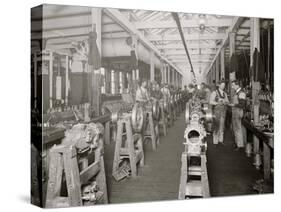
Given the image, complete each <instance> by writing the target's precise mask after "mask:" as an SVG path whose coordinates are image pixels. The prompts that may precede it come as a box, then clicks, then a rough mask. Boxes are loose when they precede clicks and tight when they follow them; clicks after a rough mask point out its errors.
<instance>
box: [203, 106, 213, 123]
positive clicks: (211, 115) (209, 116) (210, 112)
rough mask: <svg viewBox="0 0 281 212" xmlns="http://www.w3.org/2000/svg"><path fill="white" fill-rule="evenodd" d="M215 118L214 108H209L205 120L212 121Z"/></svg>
mask: <svg viewBox="0 0 281 212" xmlns="http://www.w3.org/2000/svg"><path fill="white" fill-rule="evenodd" d="M213 119H214V115H213V112H212V109H207V110H206V111H205V121H206V122H212V121H213Z"/></svg>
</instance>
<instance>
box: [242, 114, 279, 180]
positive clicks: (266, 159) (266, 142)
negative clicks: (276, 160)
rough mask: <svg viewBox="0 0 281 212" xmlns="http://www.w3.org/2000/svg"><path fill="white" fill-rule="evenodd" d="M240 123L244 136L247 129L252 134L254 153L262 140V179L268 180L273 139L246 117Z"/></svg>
mask: <svg viewBox="0 0 281 212" xmlns="http://www.w3.org/2000/svg"><path fill="white" fill-rule="evenodd" d="M242 124H243V126H244V127H245V129H246V131H244V132H246V135H244V136H245V137H246V138H247V134H248V133H247V131H250V132H251V133H252V135H253V145H254V154H259V153H260V145H259V144H260V142H262V145H263V146H262V148H263V173H264V179H265V180H269V179H270V173H271V168H270V166H271V154H272V153H271V152H273V149H274V139H273V137H271V136H270V135H267V134H266V133H265V132H263V131H262V130H261V129H259V128H257V127H256V126H255V125H254V124H253V123H252V122H250V121H249V120H247V119H242ZM247 140H248V139H247ZM247 140H246V141H247ZM271 150H272V151H271Z"/></svg>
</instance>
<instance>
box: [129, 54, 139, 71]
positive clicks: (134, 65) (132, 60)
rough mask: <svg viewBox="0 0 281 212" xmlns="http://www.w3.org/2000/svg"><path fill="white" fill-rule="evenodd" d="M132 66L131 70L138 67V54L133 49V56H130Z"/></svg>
mask: <svg viewBox="0 0 281 212" xmlns="http://www.w3.org/2000/svg"><path fill="white" fill-rule="evenodd" d="M130 67H131V70H136V69H138V60H137V56H136V52H135V50H132V51H131V56H130Z"/></svg>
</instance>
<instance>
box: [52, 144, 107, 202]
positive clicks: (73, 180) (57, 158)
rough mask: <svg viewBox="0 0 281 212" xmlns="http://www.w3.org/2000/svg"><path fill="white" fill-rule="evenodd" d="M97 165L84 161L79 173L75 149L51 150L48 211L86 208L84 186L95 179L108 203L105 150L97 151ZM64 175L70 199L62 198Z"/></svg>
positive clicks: (62, 146)
mask: <svg viewBox="0 0 281 212" xmlns="http://www.w3.org/2000/svg"><path fill="white" fill-rule="evenodd" d="M94 154H95V161H94V162H93V163H92V164H91V165H88V161H87V160H86V159H85V158H83V159H82V160H81V162H82V167H83V169H82V170H81V171H79V167H78V163H77V152H76V148H75V147H74V146H73V145H70V146H65V145H59V146H54V147H53V148H52V149H51V150H50V168H49V180H48V185H47V195H46V207H70V206H81V205H83V198H84V197H83V196H82V192H81V186H82V185H85V184H88V183H89V182H90V180H91V179H92V178H93V177H95V179H96V182H97V184H98V186H99V190H100V191H101V193H102V201H103V202H104V203H108V198H107V187H106V178H105V170H104V160H103V156H102V149H101V148H100V147H98V148H97V149H96V150H95V151H94ZM63 172H64V173H65V181H66V187H67V194H68V196H67V197H63V196H61V187H62V182H63V180H62V176H63Z"/></svg>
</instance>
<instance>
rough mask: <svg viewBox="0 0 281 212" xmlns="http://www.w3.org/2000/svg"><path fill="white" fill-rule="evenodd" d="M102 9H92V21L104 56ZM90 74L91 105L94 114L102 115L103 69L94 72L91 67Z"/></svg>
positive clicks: (99, 49)
mask: <svg viewBox="0 0 281 212" xmlns="http://www.w3.org/2000/svg"><path fill="white" fill-rule="evenodd" d="M101 14H102V11H101V8H92V9H91V21H92V27H91V28H92V31H93V32H96V35H97V39H96V43H97V47H98V51H99V55H100V56H101V55H102V52H101V49H102V48H101ZM89 72H90V76H91V79H92V80H89V82H91V84H90V85H89V86H90V88H91V89H89V90H90V92H89V96H90V102H91V105H92V106H93V108H94V112H95V114H94V115H96V116H99V115H100V106H101V105H100V97H101V96H100V95H101V90H100V86H99V81H100V73H101V69H98V70H94V69H93V67H89Z"/></svg>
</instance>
